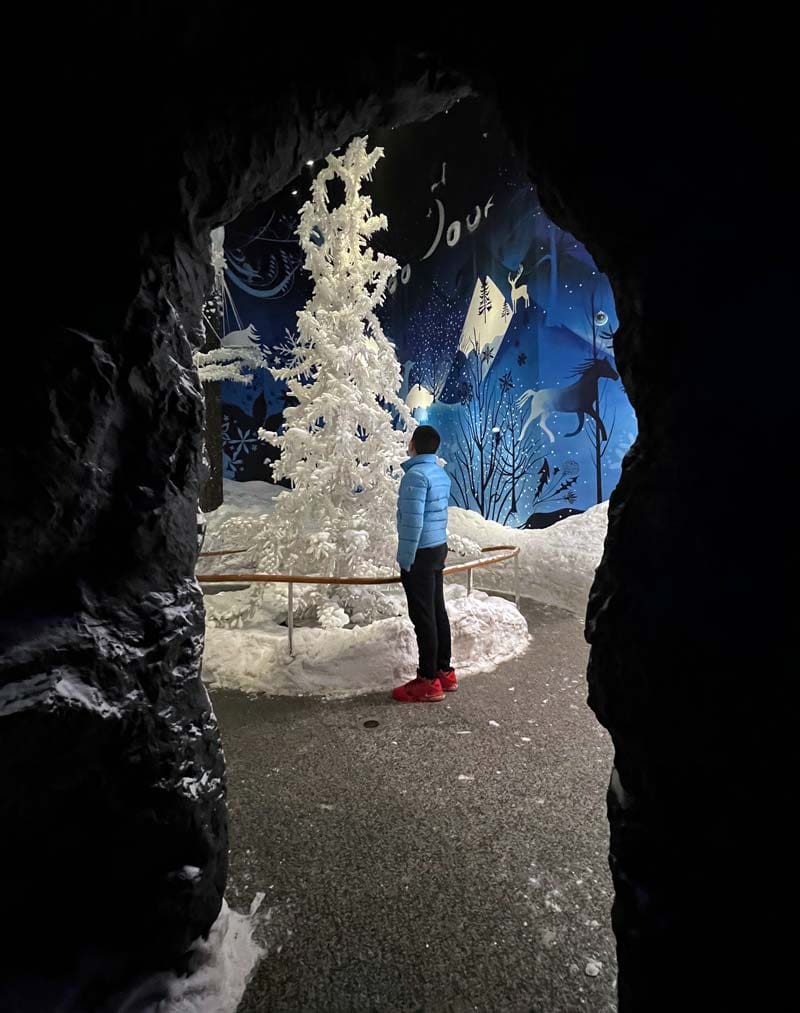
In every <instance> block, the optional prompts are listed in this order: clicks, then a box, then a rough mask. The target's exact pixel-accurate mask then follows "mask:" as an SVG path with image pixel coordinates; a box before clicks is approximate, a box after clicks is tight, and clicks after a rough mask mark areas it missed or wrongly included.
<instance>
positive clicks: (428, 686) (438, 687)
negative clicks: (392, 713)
mask: <svg viewBox="0 0 800 1013" xmlns="http://www.w3.org/2000/svg"><path fill="white" fill-rule="evenodd" d="M392 696H393V697H394V699H395V700H399V701H400V703H436V702H437V701H438V700H444V693H443V692H442V684H441V683H440V682H439V680H438V679H412V680H411V682H407V683H405V684H404V685H403V686H397V687H396V688H395V689H393V690H392Z"/></svg>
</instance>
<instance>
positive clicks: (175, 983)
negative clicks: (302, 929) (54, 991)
mask: <svg viewBox="0 0 800 1013" xmlns="http://www.w3.org/2000/svg"><path fill="white" fill-rule="evenodd" d="M263 900H264V894H263V893H257V894H256V895H255V898H254V899H253V902H252V904H251V905H250V910H249V912H248V913H247V914H240V913H238V912H237V911H232V910H231V909H230V908H229V907H228V905H227V903H226V902H225V901H224V900H223V902H222V910H221V911H220V913H219V917H218V918H217V920H216V921H215V922H214V924H213V925H212V926H211V930H210V932H209V934H208V939H196V940H195V941H194V943H193V944H192V949H191V956H190V967H191V970H190V972H189V973H188V974H187V975H186V976H184V977H178V976H177V975H175V974H156V975H154V976H152V977H151V978H148V979H147V980H145V981H143V982H141V983H140V984H139V985H138V986H137V987H136V988H135V989H134V990H133V991H132V992H131V993H130V994H129V995H127V996H126V997H125V999H124V1001H123V1003H122V1005H121V1007H120V1009H119V1013H236V1010H237V1008H238V1006H239V1003H240V1002H241V1000H242V996H243V995H244V990H245V987H246V986H247V981H248V979H249V977H250V975H251V973H252V971H253V969H254V968H255V966H256V964H257V963H258V961H259V960H260V959H261V957H263V956H264V954H265V952H266V947H265V946H263V945H261V944H260V943H259V942H257V941H256V938H255V936H256V934H263V927H264V926H265V925H266V924H267V923H268V922H269V920H270V912H269V911H267V912H266V913H262V912H260V911H259V908H260V907H261V904H262V902H263ZM259 930H262V931H260V932H259Z"/></svg>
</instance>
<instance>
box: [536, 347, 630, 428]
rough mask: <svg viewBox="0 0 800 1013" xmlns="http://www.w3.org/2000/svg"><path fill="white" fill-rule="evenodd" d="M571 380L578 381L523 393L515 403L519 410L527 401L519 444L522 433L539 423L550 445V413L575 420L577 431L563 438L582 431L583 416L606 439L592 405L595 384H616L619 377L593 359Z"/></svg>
mask: <svg viewBox="0 0 800 1013" xmlns="http://www.w3.org/2000/svg"><path fill="white" fill-rule="evenodd" d="M572 375H573V376H577V377H578V380H577V381H576V382H575V383H571V384H570V385H569V387H564V388H563V389H562V388H560V387H545V388H544V389H543V390H526V391H525V393H524V394H523V395H522V397H520V398H518V399H517V405H518V406H522V405H523V404H524V403H525V402H526V401H527V400H528V399H529V398H530V399H531V410H530V414H529V415H528V418H527V419H526V420H525V425H524V426H523V427H522V431H521V432H520V434H519V438H520V441H521V440H522V437H523V436H524V435H525V430H526V429H527V428H528V426H529V425H530V424H531V423H532V422H533V421H534V419H539V428H540V429H541V430H542V431H543V432H545V433H547V436H548V438H549V440H550V442H551V443H555V441H556V438H555V436H554V435H553V432H552V431H551V430H550V429H549V428H548V426H547V420H548V418H549V417H550V413H551V412H574V413H575V414H576V415H577V416H578V428H577V429H576V430H575V432H574V433H566V434H565V435H567V436H577V435H578V433H579V432H580V431H581V429H583V424H584V422H585V421H586V416H587V415H588V416H589V418H592V419H594V421H595V422H596V423H597V427H598V429H599V431H600V435H601V437H602V439H603V440H607V439H608V434H607V433H606V427H605V426H604V425H603V420H602V419H601V418H600V416H599V415H598V413H597V409H596V408H595V402H596V401H597V382H598V380H599V379H600V377H606V378H607V379H609V380H619V373H617V371H616V370H615V369H614V367H613V366H612V365H611V363H610V362H609V361H608V359H605V358H597V359H587V361H586V362H584V363H582V364H581V365H580V366H578V368H577V369H575V370H573V372H572Z"/></svg>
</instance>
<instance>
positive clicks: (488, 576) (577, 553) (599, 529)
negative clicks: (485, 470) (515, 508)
mask: <svg viewBox="0 0 800 1013" xmlns="http://www.w3.org/2000/svg"><path fill="white" fill-rule="evenodd" d="M607 525H608V503H600V504H598V505H597V506H594V507H591V508H590V509H589V510H587V511H586V512H585V513H582V514H576V515H575V516H573V517H566V518H565V519H564V520H562V521H559V522H558V524H553V525H552V526H551V527H549V528H541V529H539V530H536V529H533V530H529V529H518V528H506V527H503V525H502V524H497V523H496V522H495V521H487V520H484V519H483V517H481V516H480V514H477V513H475V512H474V511H473V510H462V509H461V508H460V507H450V516H449V524H448V528H449V531H450V532H453V533H454V534H457V535H459V536H460V537H462V538H467V539H471V540H472V541H474V542H478V543H479V544H480V545H483V546H486V545H518V546H519V548H520V555H519V583H520V593H521V594H522V596H523V597H525V598H533V599H534V600H535V601H540V602H544V603H545V604H547V605H555V606H557V607H558V608H563V609H567V610H568V611H569V612H572V613H574V614H575V615H576V616H578V617H579V618H581V619H583V617H584V615H585V613H586V603H587V601H588V599H589V589H590V588H591V586H592V581H593V580H594V571H595V570H596V569H597V566H598V564H599V563H600V557H601V556H602V554H603V543H604V542H605V537H606V528H607ZM475 581H476V583H478V584H480V586H481V587H484V588H486V589H489V590H494V589H498V590H503V591H507V592H513V589H514V569H513V563H506V564H504V565H502V566H487V567H485V568H482V569H480V570H478V571H477V572H476V574H475Z"/></svg>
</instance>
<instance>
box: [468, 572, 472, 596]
mask: <svg viewBox="0 0 800 1013" xmlns="http://www.w3.org/2000/svg"><path fill="white" fill-rule="evenodd" d="M467 594H472V570H471V569H470V570H467Z"/></svg>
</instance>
